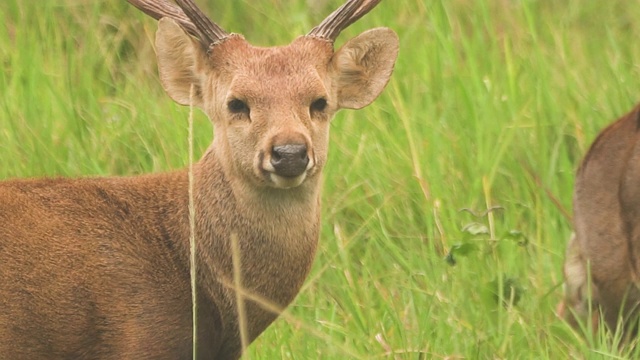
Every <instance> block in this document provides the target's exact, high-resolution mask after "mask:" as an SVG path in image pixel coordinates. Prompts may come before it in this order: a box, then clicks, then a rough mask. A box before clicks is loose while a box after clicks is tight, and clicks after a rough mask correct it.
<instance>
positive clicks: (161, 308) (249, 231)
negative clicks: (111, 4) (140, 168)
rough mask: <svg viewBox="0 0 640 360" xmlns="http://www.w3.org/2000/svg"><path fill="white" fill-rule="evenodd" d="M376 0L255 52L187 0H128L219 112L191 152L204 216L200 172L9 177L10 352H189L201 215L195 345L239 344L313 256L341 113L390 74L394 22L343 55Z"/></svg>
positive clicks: (142, 355)
mask: <svg viewBox="0 0 640 360" xmlns="http://www.w3.org/2000/svg"><path fill="white" fill-rule="evenodd" d="M379 1H380V0H349V1H347V2H346V3H345V4H344V5H343V6H342V7H340V8H339V9H338V10H336V11H335V12H334V13H333V14H331V15H330V16H329V17H327V18H326V19H325V20H324V21H323V22H322V23H321V24H320V25H318V26H317V27H315V28H314V29H313V30H311V32H309V33H308V34H307V35H306V36H301V37H299V38H297V39H295V40H294V41H293V42H292V43H291V44H290V45H287V46H281V47H272V48H260V47H255V46H252V45H250V44H249V43H248V42H247V41H246V40H245V39H244V38H243V37H242V36H240V35H237V34H229V33H227V32H226V31H224V30H223V29H222V28H221V27H219V26H218V25H216V24H215V23H213V22H212V21H211V20H209V19H208V18H207V17H206V16H204V14H203V13H202V11H200V10H199V9H198V8H197V7H196V6H195V4H194V3H193V2H192V1H190V0H178V1H177V4H178V5H177V6H176V5H174V4H172V3H169V2H166V1H144V0H129V2H131V3H133V4H134V5H135V6H136V7H138V8H140V9H141V10H143V11H144V12H146V13H147V14H149V15H151V16H153V17H154V18H156V19H159V23H158V31H157V36H156V50H157V57H158V66H159V72H160V79H161V81H162V85H163V87H164V89H165V90H166V92H167V93H168V95H169V96H170V97H171V98H172V99H173V100H175V101H176V102H178V103H180V104H184V105H193V106H196V107H199V108H201V109H202V110H203V111H204V112H205V113H206V114H207V115H208V116H209V118H210V119H211V121H212V123H213V127H214V133H215V137H214V140H213V143H212V144H211V146H210V147H209V149H208V150H207V151H206V153H205V154H204V156H203V157H202V158H201V160H200V161H198V162H197V163H196V164H194V166H193V172H192V175H193V182H192V183H193V208H192V209H193V213H194V214H195V215H194V216H195V217H194V218H191V217H190V201H189V199H190V196H189V186H190V185H189V184H190V181H189V173H188V171H187V170H182V171H176V172H170V173H163V174H150V175H144V176H139V177H122V178H118V177H112V178H85V179H34V180H22V179H16V180H8V181H4V182H0V279H1V280H0V309H1V310H0V324H1V325H0V358H2V359H76V358H78V359H80V358H81V359H172V360H173V359H191V358H192V356H193V352H192V340H193V339H192V331H193V328H192V297H191V287H190V267H189V254H190V251H189V244H190V241H189V240H190V236H191V235H192V227H191V226H190V221H191V219H193V225H194V226H193V232H194V234H193V235H194V236H195V239H196V243H197V248H196V254H197V258H196V263H197V269H198V272H197V275H196V279H197V282H196V283H197V294H198V297H197V304H198V307H197V309H198V312H197V314H196V315H197V324H198V327H197V338H198V347H197V349H196V353H197V357H198V358H201V359H236V358H238V357H240V355H241V353H242V349H243V347H244V346H246V344H248V343H250V342H251V341H253V340H254V339H255V338H256V337H257V336H258V335H259V334H260V333H261V332H263V331H264V330H265V328H267V326H269V324H271V323H272V322H273V321H274V320H275V319H276V317H277V316H278V313H279V312H280V311H281V310H282V309H284V308H285V307H286V306H287V305H288V304H289V303H290V302H291V301H292V300H293V299H294V297H295V296H296V294H297V293H298V291H299V290H300V287H301V286H302V283H303V281H304V280H305V278H306V276H307V274H308V272H309V270H310V267H311V263H312V261H313V258H314V254H315V252H316V246H317V242H318V235H319V229H320V194H321V174H322V168H323V166H324V165H325V162H326V160H327V147H328V142H329V124H330V120H331V118H332V117H333V115H334V113H335V112H336V111H338V110H339V109H342V108H349V109H359V108H362V107H364V106H367V105H368V104H370V103H371V102H372V101H373V100H374V99H376V97H377V96H378V95H379V94H380V93H381V92H382V90H383V89H384V87H385V85H386V84H387V82H388V80H389V77H390V76H391V73H392V71H393V67H394V63H395V60H396V56H397V53H398V38H397V36H396V35H395V33H394V32H393V31H391V30H389V29H387V28H376V29H373V30H369V31H365V32H364V33H362V34H360V35H358V36H357V37H355V38H353V39H351V40H350V41H348V42H347V43H345V44H344V46H342V47H341V48H340V49H339V50H337V51H334V46H333V43H334V40H335V39H336V37H337V36H338V34H339V33H340V32H341V30H343V29H344V28H346V27H347V26H348V25H350V24H351V23H353V22H355V21H356V20H358V19H359V18H360V17H362V16H363V15H365V14H366V13H367V12H369V11H370V10H371V9H372V8H373V7H374V6H376V5H377V4H378V3H379ZM234 248H237V250H238V251H237V253H238V256H239V264H240V266H239V267H237V270H239V272H240V274H237V273H234V265H236V264H235V263H234V258H233V250H234ZM236 275H240V278H241V279H242V289H240V290H242V291H243V294H244V295H246V297H244V298H245V299H246V300H244V301H241V302H238V301H236V299H237V298H238V297H237V295H238V293H237V291H240V290H239V289H237V288H236V287H235V286H234V284H235V283H234V276H236ZM244 295H243V296H244ZM239 308H242V309H243V311H239V310H238V309H239ZM241 312H242V313H244V315H245V317H244V319H246V323H245V322H243V323H241V322H240V320H239V313H241ZM242 329H244V330H245V331H244V333H242V334H241V330H242Z"/></svg>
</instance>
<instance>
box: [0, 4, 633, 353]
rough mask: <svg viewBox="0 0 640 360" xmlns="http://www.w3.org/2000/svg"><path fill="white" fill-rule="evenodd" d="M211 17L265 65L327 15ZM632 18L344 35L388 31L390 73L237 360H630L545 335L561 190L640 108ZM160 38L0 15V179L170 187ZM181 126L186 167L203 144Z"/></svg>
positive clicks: (473, 9) (480, 14)
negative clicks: (297, 261) (266, 50)
mask: <svg viewBox="0 0 640 360" xmlns="http://www.w3.org/2000/svg"><path fill="white" fill-rule="evenodd" d="M317 2H318V3H323V2H322V1H317ZM199 3H201V4H202V3H205V2H204V1H199ZM208 3H210V5H208V7H209V8H210V9H209V10H210V11H209V12H208V13H209V14H212V17H213V18H214V19H215V20H216V21H217V22H218V23H220V24H221V25H222V26H223V27H225V28H226V29H228V30H230V31H235V32H241V33H243V34H244V35H245V36H246V38H247V39H248V40H249V41H251V42H253V43H255V44H258V45H277V44H284V43H287V42H289V41H290V40H292V39H293V37H294V36H295V35H293V34H304V33H305V32H306V31H307V30H309V29H310V28H311V27H312V26H313V25H315V23H316V22H318V21H320V20H321V19H322V18H323V16H324V15H326V14H327V13H328V12H329V11H330V10H331V8H332V7H334V6H336V5H337V4H338V3H339V1H338V0H331V1H328V4H327V5H322V4H321V5H319V6H317V8H318V9H319V10H318V11H317V12H311V11H309V10H308V9H307V6H306V4H307V1H303V0H286V1H285V0H269V1H268V0H262V1H247V0H245V1H232V2H223V1H213V0H212V1H208ZM214 3H215V10H214ZM638 18H640V6H637V4H634V3H633V2H629V1H628V0H610V1H581V0H567V1H535V0H518V1H516V0H499V1H493V0H477V1H466V0H424V1H416V0H408V1H390V0H388V1H385V2H383V3H382V4H381V5H379V8H377V9H376V10H374V11H373V12H372V13H371V14H369V15H368V16H367V17H365V18H364V19H362V20H361V21H359V22H358V23H356V24H354V25H353V26H352V27H351V28H349V29H348V30H346V31H345V32H344V33H343V34H342V36H341V38H340V40H339V43H342V42H343V41H345V40H346V39H348V38H349V37H351V36H355V35H356V34H358V33H359V32H360V31H362V30H364V29H367V28H371V27H376V26H388V27H391V28H393V29H394V30H395V31H396V32H397V33H398V35H399V36H400V41H401V52H400V56H399V59H398V62H397V65H396V71H395V73H394V75H393V78H392V80H391V82H390V83H389V85H388V87H387V89H386V90H385V92H384V93H383V94H382V95H381V96H380V98H379V99H378V100H377V101H376V102H375V103H374V104H373V105H371V106H369V107H368V108H366V109H364V110H361V111H342V112H340V113H339V114H338V115H337V116H336V118H335V120H334V121H333V123H332V129H331V131H332V135H331V136H332V137H331V148H330V159H329V163H328V165H327V167H326V169H325V186H324V188H325V191H324V195H323V222H322V224H323V226H322V236H321V241H320V244H321V245H320V250H319V252H318V256H317V259H316V261H315V264H314V267H313V271H312V273H311V275H310V277H309V279H308V281H307V283H306V285H305V287H304V288H303V291H302V292H301V294H300V295H299V296H298V297H297V299H296V300H295V302H294V303H293V304H292V306H291V307H290V308H289V309H288V311H287V314H286V315H285V316H284V317H283V318H281V319H279V320H278V321H277V322H276V323H275V324H274V325H273V326H271V327H270V328H269V329H268V330H267V331H266V332H265V333H264V334H263V335H262V336H261V337H260V338H259V339H258V340H257V341H256V342H255V343H254V344H252V345H251V347H250V348H249V349H248V352H247V355H246V358H247V359H279V358H283V359H285V358H286V359H347V358H356V359H358V358H360V359H378V358H380V359H384V358H391V359H439V358H449V359H459V358H468V359H538V358H549V359H561V358H574V357H577V358H586V359H607V358H624V357H627V356H633V355H635V356H638V355H639V354H638V353H633V351H634V350H632V349H630V348H629V347H624V346H619V345H618V344H617V340H616V339H615V338H614V339H606V340H605V339H603V338H604V336H605V335H604V334H602V333H601V332H600V333H596V334H591V335H589V336H586V337H585V336H581V335H579V334H577V333H576V332H574V331H572V330H571V329H570V328H569V327H568V326H567V325H566V324H564V323H563V322H562V321H560V320H558V319H557V318H556V316H555V315H554V308H555V305H556V304H557V302H558V301H559V300H560V298H561V287H560V284H561V282H562V273H561V264H562V261H563V252H564V247H565V244H566V241H567V239H568V236H569V234H570V232H571V223H570V220H569V219H568V218H567V216H566V214H569V216H570V213H571V196H572V190H573V179H574V174H575V170H576V168H577V166H578V164H579V161H580V159H581V157H582V155H583V154H584V153H585V152H586V150H587V149H588V146H589V144H590V142H591V141H592V140H593V139H594V137H595V136H596V134H597V132H598V131H599V130H600V129H602V128H603V127H604V126H605V125H606V124H607V123H609V122H611V121H613V120H614V119H615V118H617V117H618V116H620V115H622V114H623V113H625V112H627V111H628V110H630V109H631V108H632V107H633V105H634V103H635V102H636V101H637V100H638V98H640V96H638V94H640V60H639V59H640V46H638V43H637V39H638V35H639V34H640V23H639V22H638V21H637V19H638ZM154 31H155V22H154V21H153V20H151V19H149V18H146V17H145V16H144V15H142V14H140V13H139V12H138V11H137V10H136V9H134V8H132V7H131V6H129V5H128V4H126V2H125V1H122V0H109V1H105V0H100V1H89V0H60V1H18V0H7V1H2V2H1V3H0V66H1V67H2V68H1V70H0V95H1V96H0V153H1V154H2V155H1V156H0V178H12V177H32V176H55V175H63V176H86V175H96V174H97V175H113V174H118V175H124V174H139V173H144V172H156V171H163V170H167V169H173V168H178V167H182V166H185V165H186V162H187V154H188V149H187V146H188V139H187V115H188V109H186V108H183V107H180V106H178V105H175V104H173V103H172V102H171V100H170V99H169V98H168V96H166V95H165V94H164V93H163V91H162V89H161V86H160V84H159V81H158V78H157V73H156V65H155V58H154V53H153V47H152V44H151V39H153V36H154ZM195 126H196V138H195V145H196V154H199V153H202V151H203V150H204V149H205V148H206V147H207V146H208V144H209V142H210V141H211V126H210V125H209V122H208V120H207V119H206V117H205V116H204V115H202V114H197V116H196V124H195ZM494 206H500V207H501V209H497V210H494V211H493V212H491V213H490V214H489V215H486V216H480V217H475V216H474V215H472V214H471V213H470V212H467V211H460V209H463V208H466V209H470V210H473V211H474V212H476V213H482V212H483V211H485V210H486V209H488V208H491V207H494ZM472 223H476V224H475V226H473V227H472V230H470V231H463V230H462V229H463V228H465V226H466V225H469V224H472ZM514 231H515V232H516V233H515V234H516V235H511V236H508V234H509V232H514ZM471 232H474V233H475V234H471ZM517 232H519V233H520V234H521V235H517V234H518V233H517ZM455 246H459V247H458V250H456V251H454V252H453V253H452V254H453V260H454V261H455V265H451V263H452V261H451V257H449V261H447V254H449V252H450V249H452V248H453V247H455ZM512 286H513V288H515V289H517V296H515V297H514V296H512V294H513V293H512V292H509V291H508V289H510V288H512ZM496 294H503V295H505V296H498V295H496ZM503 304H506V305H503Z"/></svg>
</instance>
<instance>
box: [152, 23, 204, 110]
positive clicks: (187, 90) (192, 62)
mask: <svg viewBox="0 0 640 360" xmlns="http://www.w3.org/2000/svg"><path fill="white" fill-rule="evenodd" d="M156 52H157V54H156V56H157V57H158V71H159V73H160V81H161V82H162V87H164V90H165V91H166V92H167V94H168V95H169V96H170V97H171V98H172V99H173V100H174V101H175V102H177V103H178V104H181V105H189V104H192V105H193V106H198V107H202V82H201V80H200V76H199V71H198V70H199V68H200V66H201V65H202V64H203V62H204V61H205V53H204V51H203V50H202V46H200V44H199V43H197V42H196V41H194V40H193V39H192V38H191V37H190V36H189V35H188V34H187V33H186V32H184V30H182V28H181V27H180V26H179V25H178V24H177V23H176V22H175V21H174V20H172V19H169V18H162V19H160V21H158V31H157V33H156ZM191 85H193V86H194V92H193V98H191Z"/></svg>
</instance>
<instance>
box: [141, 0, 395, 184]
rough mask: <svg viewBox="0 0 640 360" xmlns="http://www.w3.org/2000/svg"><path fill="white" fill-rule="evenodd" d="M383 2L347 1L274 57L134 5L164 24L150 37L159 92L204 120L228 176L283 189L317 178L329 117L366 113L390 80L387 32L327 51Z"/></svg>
mask: <svg viewBox="0 0 640 360" xmlns="http://www.w3.org/2000/svg"><path fill="white" fill-rule="evenodd" d="M379 1H380V0H368V1H367V0H359V1H358V0H351V1H348V2H347V3H346V4H345V5H343V6H342V7H341V8H340V9H339V10H338V11H336V12H335V13H334V14H332V15H331V16H330V17H329V18H327V19H326V20H325V21H324V22H323V23H322V24H320V25H319V26H318V27H316V28H314V29H313V30H312V31H311V33H310V34H309V35H307V36H302V37H299V38H298V39H296V40H294V41H293V42H292V43H291V44H289V45H288V46H282V47H272V48H260V47H254V46H252V45H250V44H249V43H248V42H247V41H245V40H244V38H243V37H242V36H240V35H236V34H227V33H226V32H224V30H222V29H221V28H219V27H218V26H217V25H215V24H214V23H211V22H210V21H209V20H208V19H206V18H205V17H203V15H202V14H201V13H200V12H199V10H195V12H189V13H187V16H189V17H190V18H191V20H193V19H196V20H197V21H193V22H191V20H189V19H186V17H184V16H183V15H181V14H180V12H179V11H177V10H175V9H170V8H166V9H163V14H160V15H158V14H157V13H156V12H154V11H156V10H157V6H158V5H157V4H156V5H155V6H154V7H151V6H148V4H143V3H137V2H134V4H136V5H137V6H140V7H141V8H142V9H143V10H145V11H146V12H147V13H149V14H151V15H152V16H154V17H161V16H163V15H166V14H169V15H170V16H168V17H163V18H161V19H160V21H159V27H158V32H157V35H156V50H157V56H158V66H159V71H160V78H161V81H162V84H163V86H164V88H165V90H166V91H167V93H168V94H169V96H171V97H172V98H173V99H174V100H175V101H176V102H178V103H180V104H183V105H189V104H191V105H194V106H197V107H200V108H201V109H203V110H204V111H205V113H206V114H207V115H208V116H209V118H210V119H211V121H212V122H213V126H214V133H215V139H214V142H213V145H212V146H213V151H214V152H216V153H217V154H218V159H219V161H220V162H221V163H222V165H223V168H224V169H225V172H226V175H227V176H229V177H233V178H237V179H240V180H243V181H246V182H249V183H251V184H252V185H257V186H268V187H273V188H279V189H288V188H292V187H297V186H299V185H301V184H303V183H304V182H305V180H307V179H310V178H313V177H314V176H317V175H318V174H319V173H320V172H321V170H322V167H323V165H324V163H325V161H326V158H327V145H328V134H329V121H330V119H331V118H332V117H333V115H334V114H335V112H336V111H337V110H339V109H341V108H351V109H359V108H362V107H364V106H366V105H368V104H370V103H371V102H372V101H373V100H375V98H376V97H377V96H378V95H379V94H380V92H381V91H382V90H383V88H384V87H385V85H386V83H387V82H388V80H389V77H390V76H391V73H392V71H393V65H394V63H395V59H396V56H397V53H398V38H397V36H396V35H395V33H394V32H393V31H391V30H389V29H386V28H378V29H373V30H369V31H366V32H364V33H362V34H360V35H359V36H357V37H355V38H353V39H352V40H350V41H349V42H347V43H346V44H345V45H344V46H343V47H342V48H341V49H339V50H338V51H335V52H334V50H333V40H334V39H335V37H336V36H337V35H338V33H339V32H340V30H341V29H342V28H344V27H346V26H347V25H348V24H350V23H351V22H353V21H355V20H357V18H359V17H361V16H362V15H364V14H365V13H366V12H368V11H369V10H370V9H371V8H373V7H374V6H375V5H376V4H377V3H378V2H379ZM180 3H182V1H180V2H179V4H180ZM187 5H188V4H187ZM145 6H146V8H145ZM163 6H166V4H165V5H163ZM181 6H183V5H181ZM150 9H151V11H150ZM183 9H189V10H190V11H193V7H192V5H188V6H186V7H184V8H183ZM176 14H178V15H176ZM156 15H157V16H156ZM194 23H196V24H199V25H198V26H195V25H193V24H194ZM201 23H205V25H204V26H203V25H201ZM185 30H186V31H185ZM191 35H194V36H196V38H197V39H196V38H194V37H192V36H191Z"/></svg>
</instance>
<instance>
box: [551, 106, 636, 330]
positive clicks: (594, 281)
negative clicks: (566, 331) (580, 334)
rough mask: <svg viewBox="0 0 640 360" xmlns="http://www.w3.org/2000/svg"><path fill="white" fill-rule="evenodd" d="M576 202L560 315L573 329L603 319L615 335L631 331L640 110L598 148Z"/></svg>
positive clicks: (604, 135)
mask: <svg viewBox="0 0 640 360" xmlns="http://www.w3.org/2000/svg"><path fill="white" fill-rule="evenodd" d="M573 202H574V228H575V235H574V236H573V237H572V239H571V240H570V241H569V245H568V247H567V253H566V259H565V264H564V275H565V299H564V301H563V302H562V303H561V304H560V305H559V309H558V310H559V313H560V315H561V316H563V317H565V318H566V319H568V320H569V321H570V323H572V324H573V325H576V324H577V322H578V321H582V322H586V323H587V325H588V326H597V325H598V323H599V321H600V319H603V320H604V322H605V323H606V325H607V326H608V327H609V328H610V329H611V330H613V331H615V330H616V329H617V328H618V326H619V325H622V326H623V328H627V330H630V329H629V325H631V324H633V322H629V321H628V320H631V319H633V318H635V317H636V316H637V315H638V305H639V304H640V287H639V286H640V273H639V271H640V222H639V221H638V217H639V216H640V106H638V107H636V108H635V109H634V110H633V111H631V112H630V113H628V114H626V115H625V116H623V117H622V118H620V119H619V120H618V121H616V122H615V123H613V124H611V125H610V126H609V127H607V128H606V129H605V130H603V131H602V132H601V133H600V134H599V135H598V137H597V138H596V140H595V141H594V142H593V144H592V145H591V148H590V149H589V151H588V152H587V155H586V156H585V157H584V160H583V161H582V164H581V166H580V169H579V170H578V174H577V179H576V183H575V192H574V199H573ZM636 324H637V322H636Z"/></svg>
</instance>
